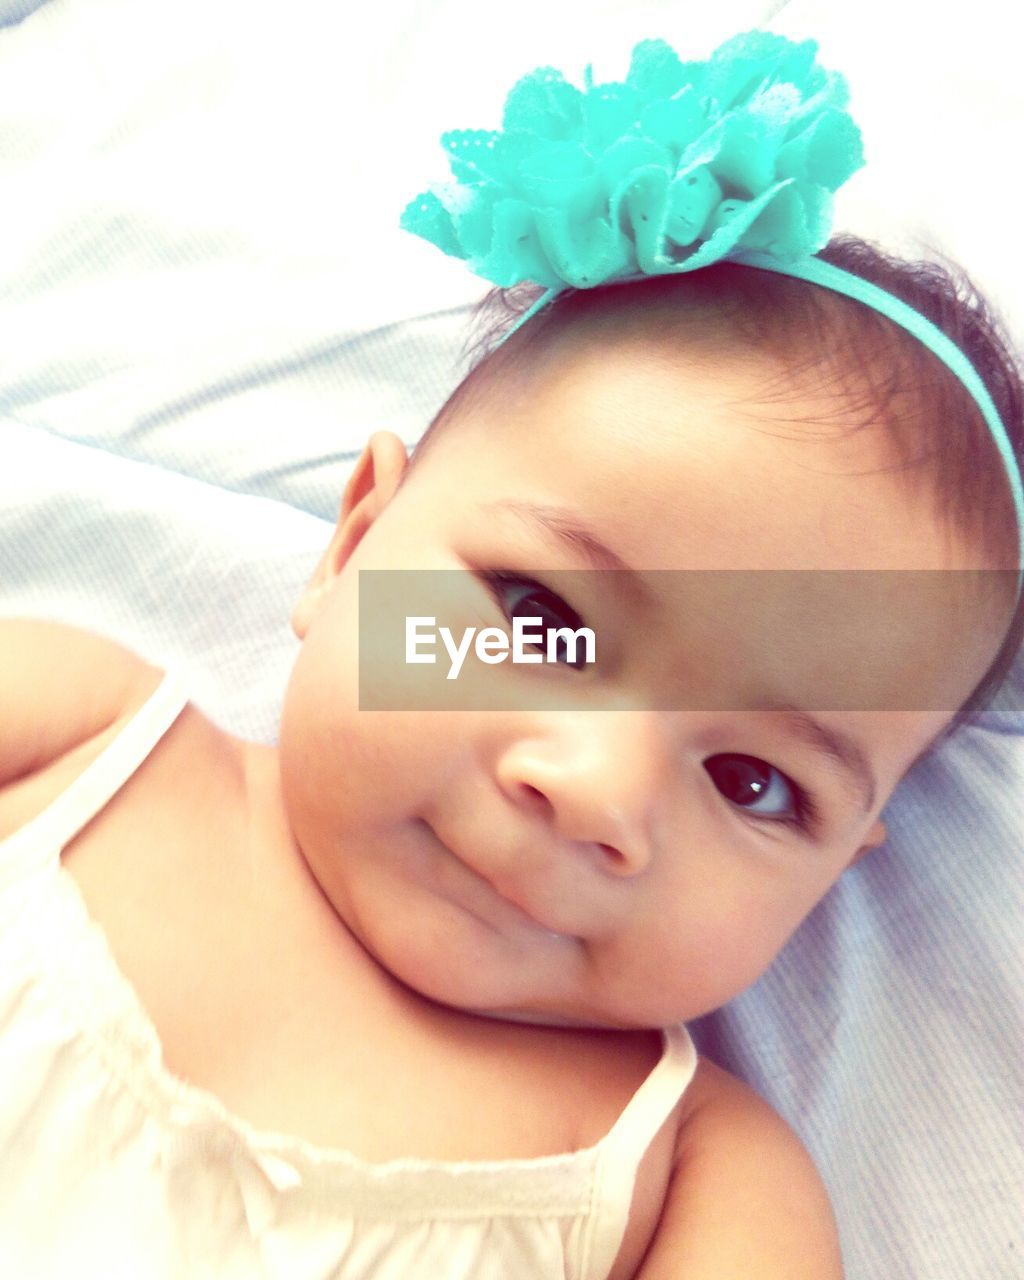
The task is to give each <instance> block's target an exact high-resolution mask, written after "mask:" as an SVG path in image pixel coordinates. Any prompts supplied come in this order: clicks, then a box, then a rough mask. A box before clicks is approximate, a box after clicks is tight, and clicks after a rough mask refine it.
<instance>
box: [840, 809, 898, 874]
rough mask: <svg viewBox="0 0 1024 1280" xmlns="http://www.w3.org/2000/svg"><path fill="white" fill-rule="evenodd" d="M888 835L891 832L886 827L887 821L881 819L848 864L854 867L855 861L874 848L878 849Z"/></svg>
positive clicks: (858, 860)
mask: <svg viewBox="0 0 1024 1280" xmlns="http://www.w3.org/2000/svg"><path fill="white" fill-rule="evenodd" d="M888 835H889V833H888V832H887V831H886V829H885V823H884V822H883V821H882V820H881V819H879V820H878V821H877V822H876V823H875V825H874V826H873V827H872V828H871V830H870V831H869V832H868V836H867V839H866V840H865V842H864V843H863V844H862V845H861V847H860V848H859V849H858V850H857V852H856V853H855V854H854V855H853V857H852V858H851V859H850V861H849V862H848V863H847V864H846V865H847V866H849V867H852V866H853V865H854V863H855V862H860V860H861V858H863V857H864V856H865V855H866V854H869V853H870V852H871V850H872V849H877V848H878V846H879V845H880V844H885V841H886V839H887V837H888Z"/></svg>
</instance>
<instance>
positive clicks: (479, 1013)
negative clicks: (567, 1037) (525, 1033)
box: [466, 1009, 658, 1031]
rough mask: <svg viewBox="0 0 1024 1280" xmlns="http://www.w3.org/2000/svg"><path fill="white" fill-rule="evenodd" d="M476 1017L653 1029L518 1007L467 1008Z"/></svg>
mask: <svg viewBox="0 0 1024 1280" xmlns="http://www.w3.org/2000/svg"><path fill="white" fill-rule="evenodd" d="M466 1012H467V1013H472V1014H474V1015H475V1016H476V1017H478V1018H493V1019H494V1020H495V1021H497V1022H519V1023H523V1024H525V1025H527V1026H533V1027H567V1028H575V1029H577V1030H580V1031H654V1030H658V1028H656V1027H649V1026H646V1025H641V1024H640V1023H634V1022H621V1021H619V1022H614V1021H612V1020H610V1019H609V1020H607V1021H603V1020H599V1019H597V1018H573V1017H569V1016H568V1015H567V1014H561V1013H532V1012H530V1011H528V1010H527V1011H522V1010H518V1009H467V1010H466Z"/></svg>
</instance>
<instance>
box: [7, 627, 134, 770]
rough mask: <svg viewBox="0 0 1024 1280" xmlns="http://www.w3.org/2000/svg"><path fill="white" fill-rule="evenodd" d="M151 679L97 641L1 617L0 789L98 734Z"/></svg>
mask: <svg viewBox="0 0 1024 1280" xmlns="http://www.w3.org/2000/svg"><path fill="white" fill-rule="evenodd" d="M153 676H154V672H153V669H152V668H151V667H149V666H148V664H147V663H145V662H143V661H142V659H141V658H137V657H135V655H134V654H132V653H130V652H129V651H128V650H127V649H124V648H122V647H121V645H119V644H116V643H115V642H114V641H112V640H106V639H104V638H103V637H102V636H97V635H93V634H91V633H90V632H87V631H79V630H78V629H77V628H76V627H68V626H64V625H62V624H60V623H56V622H42V621H37V620H35V619H23V618H0V787H4V786H6V785H8V784H10V783H14V782H16V781H17V780H18V779H19V778H24V777H27V776H29V775H30V774H33V773H37V772H38V771H39V770H40V769H43V768H45V767H46V766H47V765H48V764H50V763H52V762H53V761H55V760H57V759H59V758H60V757H61V756H64V755H66V754H67V753H68V752H69V751H72V750H73V749H74V748H75V747H77V746H79V745H80V744H81V743H83V742H86V741H88V740H89V739H90V738H92V737H94V736H95V735H96V734H98V733H102V732H103V730H104V729H106V728H108V727H109V726H110V725H111V724H113V723H114V721H115V720H117V719H118V717H119V716H120V715H121V714H122V713H123V712H124V710H125V708H126V707H127V706H128V705H130V704H131V703H132V702H133V701H135V700H137V698H138V696H139V693H140V691H141V689H142V688H143V687H144V686H146V685H150V686H151V685H152V683H153Z"/></svg>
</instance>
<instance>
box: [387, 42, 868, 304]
mask: <svg viewBox="0 0 1024 1280" xmlns="http://www.w3.org/2000/svg"><path fill="white" fill-rule="evenodd" d="M817 47H818V46H817V44H816V43H815V41H813V40H805V41H802V42H801V43H794V42H793V41H791V40H787V39H786V38H785V37H784V36H779V35H774V34H771V33H770V32H766V31H751V32H747V33H745V34H743V35H738V36H734V37H733V38H732V39H731V40H728V41H726V42H725V44H723V45H721V46H720V47H719V48H718V49H716V50H715V52H714V53H713V54H712V55H711V57H710V58H708V59H707V60H706V61H704V62H683V61H682V60H681V59H680V58H679V56H678V55H677V54H676V52H675V51H674V50H673V49H672V48H671V47H670V46H669V45H668V44H666V43H665V41H664V40H646V41H643V42H641V43H640V44H638V45H637V46H636V48H635V49H634V50H633V55H632V59H631V62H630V67H629V72H628V74H627V76H626V78H625V80H624V81H622V82H621V83H617V82H613V83H609V84H594V83H593V79H592V75H591V68H590V67H587V69H586V72H585V75H584V88H583V89H582V90H581V89H578V88H576V86H574V85H572V84H570V83H569V82H568V81H567V80H566V79H565V78H564V77H563V75H562V74H561V72H559V71H556V70H554V69H553V68H550V67H541V68H539V69H538V70H536V71H533V72H531V73H530V74H529V75H527V76H524V77H523V78H522V79H521V80H520V81H518V82H517V83H516V84H515V85H514V86H513V88H512V90H511V91H510V93H509V95H508V97H507V98H506V100H505V109H504V116H503V119H502V128H501V129H500V130H495V131H485V130H478V129H459V130H454V131H452V132H449V133H445V134H443V135H442V138H441V142H442V145H443V146H444V148H445V149H446V151H447V152H448V155H449V164H450V167H451V171H452V176H453V177H454V179H455V181H454V182H449V183H445V184H442V185H437V186H434V187H432V188H431V189H429V190H427V191H424V192H422V193H421V194H420V195H418V196H417V197H416V199H415V200H413V201H411V202H410V204H409V205H408V206H407V208H406V209H405V212H404V213H403V214H402V219H401V225H402V226H403V227H404V228H405V230H407V231H412V232H413V233H414V234H416V235H419V236H422V237H423V238H424V239H426V240H430V241H431V242H432V243H433V244H436V245H437V246H438V247H439V248H440V249H443V250H444V252H445V253H448V254H451V255H453V256H454V257H457V258H464V259H465V260H466V262H467V263H468V264H469V266H470V267H471V268H472V270H473V271H475V272H476V273H477V274H479V275H481V276H483V277H484V278H485V279H487V280H490V281H493V283H495V284H498V285H503V286H510V285H513V284H518V283H519V282H520V281H524V280H529V281H533V282H534V283H537V284H542V285H546V286H548V287H549V288H555V289H559V288H564V287H565V286H566V285H571V286H573V287H575V288H577V289H586V288H592V287H593V286H594V285H599V284H604V283H606V282H608V281H611V280H617V279H623V278H625V277H629V276H635V275H661V274H665V273H671V272H678V271H692V270H694V269H695V268H697V267H704V266H707V265H708V264H709V263H712V262H716V261H719V260H720V259H723V258H727V257H728V256H729V255H730V254H731V253H739V252H743V251H747V250H756V251H760V252H763V253H770V254H773V255H775V256H776V257H778V258H781V259H796V258H803V257H807V256H808V255H810V254H813V253H816V252H817V250H818V249H820V248H822V247H823V246H824V245H825V243H826V242H827V240H828V237H829V231H830V228H831V222H832V193H833V192H834V191H835V190H836V189H837V188H838V187H839V186H840V185H841V184H842V183H843V182H845V181H846V179H847V178H849V177H850V175H851V174H852V173H854V172H856V170H857V169H859V168H860V167H861V165H862V164H863V163H864V157H863V149H862V146H861V136H860V130H859V129H858V128H857V126H856V124H854V122H853V120H852V119H851V118H850V116H849V115H848V114H847V112H846V111H845V109H844V108H845V106H846V102H847V97H848V94H847V88H846V82H845V80H844V79H843V77H842V76H841V75H839V74H838V73H836V72H832V71H826V70H825V69H824V68H823V67H821V66H819V65H818V64H817V63H816V61H815V54H816V52H817Z"/></svg>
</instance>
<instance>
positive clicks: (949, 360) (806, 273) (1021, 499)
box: [499, 251, 1024, 599]
mask: <svg viewBox="0 0 1024 1280" xmlns="http://www.w3.org/2000/svg"><path fill="white" fill-rule="evenodd" d="M726 261H728V262H736V263H739V264H740V265H741V266H747V267H758V268H760V269H761V270H762V271H774V272H775V273H776V274H777V275H783V276H795V277H796V278H797V279H799V280H807V281H809V282H810V283H811V284H817V285H821V286H822V288H825V289H831V290H832V291H833V292H834V293H841V294H845V295H846V297H848V298H854V299H856V301H858V302H863V303H864V304H865V306H868V307H872V308H873V309H874V310H875V311H879V312H881V314H882V315H884V316H888V318H889V319H890V320H892V321H893V323H895V324H898V325H899V326H900V328H902V329H906V331H907V332H908V333H910V334H913V336H914V337H915V338H916V339H917V340H918V342H920V343H922V344H923V345H924V346H926V347H927V348H928V350H929V351H931V352H932V354H933V355H935V356H937V357H938V358H939V359H940V360H941V361H942V363H943V364H944V365H945V366H946V368H947V369H949V371H950V372H951V373H952V374H954V375H955V376H956V378H958V379H959V381H960V384H961V385H962V386H963V387H964V388H965V390H966V391H967V392H968V393H969V394H970V396H971V397H972V399H973V400H974V403H975V404H976V405H977V406H978V409H979V411H980V413H981V416H982V417H983V418H984V419H985V423H986V425H987V426H988V429H989V431H990V432H991V434H992V439H993V440H994V441H995V444H996V448H997V449H998V450H999V456H1000V458H1002V460H1003V468H1004V470H1005V472H1006V478H1007V480H1008V481H1009V482H1010V493H1011V494H1012V495H1013V505H1014V510H1015V511H1016V513H1017V536H1018V559H1017V563H1018V566H1019V573H1018V577H1017V596H1018V599H1019V597H1020V594H1021V589H1022V588H1024V488H1022V486H1021V476H1020V470H1019V468H1018V466H1017V460H1016V458H1015V457H1014V452H1013V446H1012V445H1011V444H1010V438H1009V436H1008V435H1007V434H1006V428H1005V427H1004V426H1003V422H1002V419H1001V418H1000V416H999V411H998V410H997V409H996V406H995V405H994V404H993V402H992V397H991V396H990V395H989V393H988V389H987V388H986V386H985V384H984V383H983V382H982V380H981V378H980V377H979V376H978V372H977V370H976V369H975V368H974V366H973V365H972V364H971V362H970V361H969V360H968V359H967V357H966V356H965V355H964V353H963V352H962V351H961V350H960V348H959V347H958V346H957V345H956V343H955V342H953V341H952V340H951V339H950V338H948V337H947V336H946V335H945V334H944V333H943V332H942V331H941V329H938V328H936V326H935V325H934V324H932V322H931V321H930V320H929V319H928V318H927V317H926V316H923V315H922V314H921V313H920V312H919V311H915V310H914V308H913V307H911V306H908V305H907V303H905V302H903V301H902V300H901V299H900V298H896V297H894V296H893V295H892V294H891V293H888V292H887V291H886V290H885V289H880V288H879V287H878V285H875V284H872V283H871V282H870V281H868V280H864V279H862V278H861V277H860V276H856V275H853V274H851V272H849V271H844V270H843V269H842V268H841V267H837V266H834V265H833V264H832V263H831V262H826V260H825V259H824V258H817V257H810V258H801V259H798V260H797V261H794V262H781V261H779V259H777V258H773V257H771V256H770V255H769V254H766V253H754V252H749V251H748V252H744V253H737V254H735V255H730V257H729V258H728V259H726ZM651 278H652V277H650V276H631V277H630V280H646V279H651ZM608 283H616V284H619V283H621V284H625V283H627V281H626V280H618V281H609V282H608ZM560 292H562V290H560V289H556V288H552V289H547V290H546V291H545V292H544V293H543V294H542V295H541V296H540V297H539V298H538V299H537V301H536V302H534V303H533V305H532V306H531V307H530V308H529V310H528V311H526V312H524V314H523V315H521V316H520V317H519V319H518V320H517V321H516V323H515V324H514V325H513V326H512V328H511V329H509V331H508V332H507V333H506V334H505V335H504V336H503V338H502V340H501V341H502V342H504V341H505V339H506V338H510V337H511V336H512V334H513V333H515V332H516V330H517V329H519V328H521V327H522V326H523V325H524V324H525V323H526V321H527V320H529V319H530V317H531V316H533V315H536V313H537V312H538V311H540V310H542V309H543V308H544V307H546V306H547V304H548V303H549V302H550V301H551V299H552V298H554V297H555V296H556V294H558V293H560ZM499 345H500V343H499Z"/></svg>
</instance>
